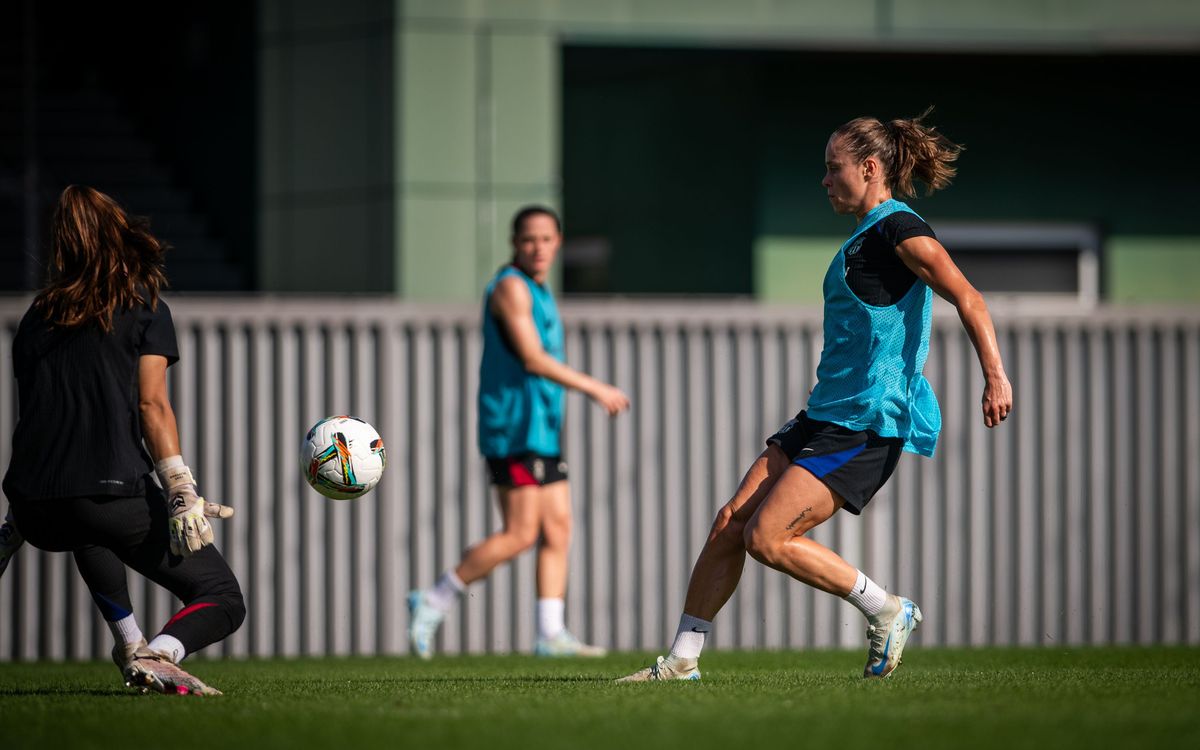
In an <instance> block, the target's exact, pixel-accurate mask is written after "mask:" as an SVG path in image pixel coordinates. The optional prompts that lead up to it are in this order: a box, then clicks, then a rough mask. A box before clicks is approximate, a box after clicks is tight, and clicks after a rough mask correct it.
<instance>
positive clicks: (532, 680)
mask: <svg viewBox="0 0 1200 750" xmlns="http://www.w3.org/2000/svg"><path fill="white" fill-rule="evenodd" d="M614 679H615V678H613V677H609V676H599V675H597V676H594V677H587V676H582V675H571V676H565V675H564V676H559V677H548V676H545V675H530V676H528V677H512V676H504V675H497V676H495V677H447V676H442V675H439V676H436V677H435V676H430V677H397V678H394V679H393V680H391V681H392V682H417V683H423V682H432V683H437V684H439V685H444V684H446V683H448V682H458V683H479V682H503V683H521V684H526V685H538V684H544V683H547V682H612V681H613V680H614Z"/></svg>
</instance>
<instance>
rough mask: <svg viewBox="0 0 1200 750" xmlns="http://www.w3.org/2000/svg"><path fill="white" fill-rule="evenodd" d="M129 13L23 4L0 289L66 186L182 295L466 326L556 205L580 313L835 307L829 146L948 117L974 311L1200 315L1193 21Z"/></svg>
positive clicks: (932, 2) (761, 14) (267, 7)
mask: <svg viewBox="0 0 1200 750" xmlns="http://www.w3.org/2000/svg"><path fill="white" fill-rule="evenodd" d="M119 7H120V9H119V10H118V11H116V12H113V11H112V10H111V9H101V8H100V7H99V6H96V7H89V6H86V5H83V4H76V3H69V2H63V1H61V0H57V1H56V0H50V1H47V2H34V1H33V0H24V1H23V2H19V3H10V4H8V5H7V6H6V14H7V16H9V17H8V18H6V19H5V23H3V24H0V29H3V30H2V31H0V34H2V35H3V39H0V89H2V91H0V102H2V104H0V196H2V197H0V200H2V203H0V279H2V282H0V283H2V285H3V288H5V289H10V290H20V289H27V288H30V287H31V286H33V285H35V284H36V281H35V279H36V278H37V274H38V269H39V268H40V264H41V261H40V259H39V258H38V253H39V252H40V251H41V248H43V247H44V239H42V237H43V236H44V231H43V230H44V225H45V221H46V216H45V207H46V205H47V204H48V202H49V201H51V200H52V199H53V196H54V195H55V194H56V192H57V191H58V190H59V189H61V187H62V186H63V185H65V184H67V183H69V182H73V181H80V182H89V183H92V184H96V185H97V186H98V187H101V188H103V189H108V190H109V191H110V192H113V193H114V194H116V195H117V196H118V197H120V198H121V199H122V200H123V201H124V202H125V203H126V204H127V205H128V207H129V208H130V209H131V210H133V211H134V212H136V213H145V214H149V215H151V216H152V217H153V218H154V220H155V226H156V227H157V228H158V229H159V230H160V231H161V232H162V233H163V234H164V235H166V236H167V237H168V239H171V240H172V241H173V243H174V244H175V246H176V255H175V256H174V258H173V260H172V262H171V264H170V271H171V274H172V278H173V282H174V285H175V288H176V289H178V290H184V291H186V290H201V291H204V290H208V291H219V290H245V291H265V292H318V291H319V292H369V293H385V294H387V293H391V294H395V295H397V296H399V297H403V298H407V299H413V300H427V301H453V302H467V301H472V300H474V299H475V298H476V297H477V294H478V290H479V289H480V287H481V285H482V283H483V282H484V280H485V279H486V278H487V277H488V276H490V274H491V273H492V272H493V270H494V268H495V267H496V266H497V265H498V264H500V263H501V262H503V261H504V259H505V258H506V257H507V255H508V246H507V235H508V226H507V221H508V218H509V216H510V215H511V214H512V212H513V210H514V209H515V208H516V207H518V206H519V205H521V204H524V203H526V202H531V201H536V202H545V203H549V204H551V205H554V206H557V207H559V208H561V209H562V210H563V212H564V217H565V219H566V223H567V240H568V242H567V246H566V248H565V251H564V256H563V260H564V262H563V264H562V273H563V277H562V279H561V283H560V288H562V289H563V290H564V291H566V292H567V293H576V294H636V295H679V294H692V295H741V296H753V297H756V298H759V299H763V300H768V301H779V302H815V301H817V300H818V299H819V286H820V284H819V280H820V277H821V274H822V273H823V271H824V267H825V264H826V263H827V262H828V258H829V257H830V255H831V254H832V252H833V251H834V249H835V248H836V244H837V242H838V241H839V238H840V237H842V236H844V235H845V233H846V232H847V231H848V228H849V226H848V222H847V220H846V219H845V218H840V217H836V216H834V215H833V214H832V213H831V212H830V211H829V209H828V204H827V203H826V201H825V197H824V193H823V190H822V189H821V188H820V185H819V181H820V179H821V176H822V174H823V171H824V168H823V164H822V152H823V148H824V145H825V140H826V138H827V137H828V134H829V132H830V131H831V130H832V129H833V128H835V127H836V126H837V125H839V124H841V123H842V122H844V121H845V120H847V119H849V118H851V117H854V116H857V115H860V114H873V115H877V116H880V117H883V118H892V117H902V116H909V115H914V114H917V113H919V112H920V111H921V110H923V109H924V108H925V107H926V106H928V105H931V104H932V105H936V107H937V109H936V111H935V114H934V116H933V122H935V123H936V124H937V125H938V126H939V127H940V128H941V129H942V130H943V131H944V132H945V133H947V134H948V135H949V136H950V137H952V138H954V139H955V140H958V141H960V142H963V143H965V144H966V145H967V147H968V151H967V152H966V153H965V154H964V156H963V158H962V160H961V162H960V167H961V171H960V177H959V179H958V181H957V183H956V184H955V185H954V186H953V187H952V188H951V189H950V190H949V191H947V192H946V193H944V194H943V195H940V196H938V197H936V198H935V199H933V200H929V201H918V202H917V203H916V204H915V207H916V209H917V210H918V211H919V212H921V213H922V214H923V215H925V216H926V218H928V219H929V220H930V221H931V223H933V224H934V226H935V228H937V229H938V230H939V232H940V233H941V235H942V237H943V239H944V240H945V242H946V244H947V245H948V246H949V247H950V248H951V250H952V251H953V252H954V254H955V257H956V259H957V260H958V261H959V262H960V264H961V265H962V266H963V267H964V268H965V269H966V271H967V273H968V275H969V276H970V277H971V278H972V279H973V280H974V281H975V282H976V283H977V284H978V285H979V286H980V287H981V288H983V289H984V290H985V291H988V292H990V293H992V294H993V295H1001V294H1012V295H1017V296H1018V297H1020V298H1025V297H1028V296H1030V295H1032V296H1034V297H1038V298H1052V299H1055V300H1058V301H1062V302H1065V303H1066V304H1068V305H1084V306H1087V305H1091V304H1093V303H1095V302H1096V301H1097V300H1108V301H1114V302H1126V301H1134V302H1143V301H1197V300H1200V291H1198V289H1200V284H1197V281H1200V230H1197V229H1196V226H1195V222H1194V221H1193V220H1192V219H1191V216H1190V212H1189V209H1188V207H1189V206H1191V205H1194V204H1195V203H1196V202H1197V201H1198V200H1200V187H1197V183H1196V181H1195V179H1194V174H1195V172H1196V171H1197V167H1198V166H1200V164H1198V162H1200V158H1198V157H1197V156H1196V155H1195V149H1194V148H1193V147H1192V143H1191V134H1190V132H1189V129H1188V127H1187V122H1186V121H1185V120H1183V119H1182V118H1181V117H1180V115H1179V108H1180V92H1181V89H1180V88H1179V87H1180V85H1182V84H1183V82H1186V81H1192V80H1196V79H1197V77H1198V76H1200V6H1198V5H1196V4H1194V3H1180V2H1170V1H1168V0H1150V1H1149V2H1143V3H1138V4H1129V3H1123V2H1116V1H1113V2H1107V1H1106V2H1077V1H1074V0H1013V1H1011V2H1004V3H996V2H946V1H944V0H839V1H837V2H832V1H829V0H821V1H819V2H818V1H812V2H802V1H798V0H797V1H795V2H786V1H784V0H742V1H740V2H737V1H732V0H725V1H720V0H608V1H604V0H589V1H584V0H540V1H538V0H525V1H518V0H475V1H473V2H471V1H467V0H459V1H444V0H438V1H436V2H435V1H433V0H428V1H424V2H421V1H415V0H409V1H408V2H384V1H383V0H347V1H346V2H341V3H336V4H335V3H327V2H317V1H316V0H301V1H298V2H284V1H283V0H260V1H259V2H256V3H238V2H214V3H207V4H201V5H198V6H196V5H193V6H187V7H182V6H180V7H176V6H162V5H161V4H150V3H145V2H133V3H124V4H122V5H121V6H119ZM31 186H32V187H31Z"/></svg>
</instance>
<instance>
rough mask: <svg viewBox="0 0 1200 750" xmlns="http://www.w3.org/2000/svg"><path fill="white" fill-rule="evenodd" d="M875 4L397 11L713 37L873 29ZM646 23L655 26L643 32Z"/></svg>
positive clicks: (723, 1) (504, 1)
mask: <svg viewBox="0 0 1200 750" xmlns="http://www.w3.org/2000/svg"><path fill="white" fill-rule="evenodd" d="M876 5H877V3H876V0H842V1H841V2H838V1H837V0H805V1H803V2H801V1H799V0H738V1H737V2H733V1H732V0H408V1H407V2H403V3H401V4H400V5H399V6H398V13H400V14H401V15H402V16H403V17H405V18H407V19H411V20H440V21H467V22H487V21H502V22H505V23H520V22H523V21H524V22H528V23H530V24H536V25H538V26H539V27H544V28H547V30H552V29H556V30H558V31H566V32H571V31H577V30H586V31H589V32H591V33H596V32H602V31H603V32H607V33H611V34H612V35H613V38H614V39H619V38H621V37H622V36H623V35H627V36H631V37H644V36H646V35H647V34H666V35H670V36H677V35H680V34H685V35H693V34H694V32H695V31H696V30H697V29H699V28H703V27H708V29H709V32H710V33H711V34H712V36H714V37H725V36H727V35H728V33H729V32H730V31H731V30H737V29H746V28H765V29H769V30H771V31H773V32H780V31H798V32H802V31H804V30H806V29H810V28H816V29H831V28H843V29H845V28H855V29H873V28H874V26H875V9H876ZM647 24H651V25H653V27H651V28H647Z"/></svg>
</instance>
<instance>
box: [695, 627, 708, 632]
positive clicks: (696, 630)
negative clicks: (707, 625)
mask: <svg viewBox="0 0 1200 750" xmlns="http://www.w3.org/2000/svg"><path fill="white" fill-rule="evenodd" d="M692 632H693V633H707V632H708V631H707V630H701V629H700V628H697V627H693V628H692Z"/></svg>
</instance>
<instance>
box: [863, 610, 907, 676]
mask: <svg viewBox="0 0 1200 750" xmlns="http://www.w3.org/2000/svg"><path fill="white" fill-rule="evenodd" d="M891 598H892V599H894V600H895V603H896V604H897V605H898V606H897V607H896V613H895V614H893V615H892V616H890V617H886V616H885V617H884V618H883V619H882V620H880V621H879V622H878V623H876V624H874V625H871V626H870V627H868V628H867V638H868V639H869V640H870V641H871V648H870V650H869V651H868V652H867V666H866V667H865V668H864V669H863V677H868V678H883V677H887V676H888V675H890V674H891V673H892V672H893V671H894V670H895V669H896V667H898V666H900V657H901V656H903V654H904V645H905V644H906V643H908V637H909V636H910V635H912V632H913V631H914V630H916V629H917V626H918V625H920V624H921V608H920V607H918V606H917V605H916V604H914V603H913V602H912V601H911V600H909V599H905V598H904V597H902V596H893V597H891ZM890 603H892V602H889V604H890Z"/></svg>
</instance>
